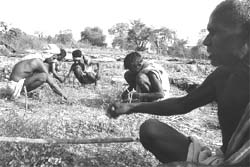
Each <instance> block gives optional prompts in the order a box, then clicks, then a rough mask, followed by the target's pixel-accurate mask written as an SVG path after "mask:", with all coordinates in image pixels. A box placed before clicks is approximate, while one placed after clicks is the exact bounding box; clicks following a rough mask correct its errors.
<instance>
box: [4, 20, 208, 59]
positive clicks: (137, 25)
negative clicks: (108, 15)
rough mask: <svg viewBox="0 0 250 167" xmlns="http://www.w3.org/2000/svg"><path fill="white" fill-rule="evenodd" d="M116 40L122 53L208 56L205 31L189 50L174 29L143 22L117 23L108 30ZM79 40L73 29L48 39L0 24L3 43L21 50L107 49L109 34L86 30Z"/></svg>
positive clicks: (96, 28)
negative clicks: (50, 45)
mask: <svg viewBox="0 0 250 167" xmlns="http://www.w3.org/2000/svg"><path fill="white" fill-rule="evenodd" d="M108 33H109V35H111V36H112V37H113V40H112V47H113V48H118V49H123V50H135V51H151V52H153V53H155V54H158V55H173V56H178V57H185V56H186V57H193V58H197V57H198V58H205V57H206V55H207V53H206V49H205V47H204V46H203V45H202V40H203V39H204V37H205V35H206V30H205V29H202V30H201V32H200V39H199V40H198V41H197V45H196V46H193V47H191V48H189V47H188V46H187V40H185V39H179V38H178V37H177V35H176V32H175V31H174V30H171V29H169V28H167V27H161V28H153V27H150V26H147V25H146V24H144V23H143V22H142V21H141V20H133V21H131V22H130V23H117V24H115V25H113V26H112V27H111V28H110V29H108ZM79 35H80V40H79V41H75V40H74V39H73V34H72V31H71V30H70V29H67V30H61V31H59V33H58V34H56V35H55V36H54V37H52V36H50V35H49V36H46V35H44V34H43V32H39V31H36V32H35V35H29V34H26V33H25V32H23V31H22V30H21V29H19V28H10V27H9V26H8V24H7V23H5V22H1V21H0V41H2V42H4V43H6V44H8V45H10V46H12V47H14V48H18V50H25V49H40V47H41V46H42V44H44V43H57V44H61V45H65V46H69V47H74V46H77V45H79V44H80V45H81V44H83V45H90V46H98V47H106V46H107V43H105V41H106V35H104V33H103V30H102V29H101V28H100V27H97V26H96V27H86V28H85V29H84V30H83V31H81V32H80V34H79Z"/></svg>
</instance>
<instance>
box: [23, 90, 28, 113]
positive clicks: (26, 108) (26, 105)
mask: <svg viewBox="0 0 250 167" xmlns="http://www.w3.org/2000/svg"><path fill="white" fill-rule="evenodd" d="M24 94H25V111H27V110H28V93H27V89H26V86H24Z"/></svg>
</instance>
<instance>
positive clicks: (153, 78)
mask: <svg viewBox="0 0 250 167" xmlns="http://www.w3.org/2000/svg"><path fill="white" fill-rule="evenodd" d="M124 68H125V69H126V70H127V71H126V72H125V74H124V78H125V80H126V81H127V83H128V85H129V86H128V88H127V89H126V90H125V91H124V92H123V93H122V99H123V100H124V101H128V97H129V96H130V97H129V98H131V99H129V100H130V102H131V101H136V100H137V101H138V100H139V101H141V102H142V101H143V102H149V101H155V100H159V99H163V98H166V97H168V95H169V91H170V83H169V78H168V75H167V73H166V71H165V70H164V69H163V67H161V66H160V65H157V64H155V63H148V62H145V61H144V60H143V57H142V56H141V55H140V54H139V53H138V52H131V53H129V54H128V55H126V57H125V59H124ZM132 90H135V91H136V92H134V93H133V92H132ZM129 94H130V95H129Z"/></svg>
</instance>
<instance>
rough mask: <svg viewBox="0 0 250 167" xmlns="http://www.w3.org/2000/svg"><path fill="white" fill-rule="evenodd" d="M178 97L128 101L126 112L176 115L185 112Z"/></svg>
mask: <svg viewBox="0 0 250 167" xmlns="http://www.w3.org/2000/svg"><path fill="white" fill-rule="evenodd" d="M179 101H180V100H179V98H171V99H167V100H163V101H159V102H143V103H130V104H128V105H129V108H130V109H129V110H128V112H127V114H131V113H146V114H152V115H161V116H169V115H177V114H185V113H187V112H189V111H186V110H185V109H184V107H183V105H182V104H181V103H179Z"/></svg>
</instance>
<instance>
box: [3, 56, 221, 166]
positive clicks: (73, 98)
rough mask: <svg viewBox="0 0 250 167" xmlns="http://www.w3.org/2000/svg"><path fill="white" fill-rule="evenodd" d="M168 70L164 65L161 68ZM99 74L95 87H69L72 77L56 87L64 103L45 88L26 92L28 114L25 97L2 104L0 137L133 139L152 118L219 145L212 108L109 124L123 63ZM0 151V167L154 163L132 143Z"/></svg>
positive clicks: (103, 66) (7, 146)
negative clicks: (63, 94) (109, 109)
mask: <svg viewBox="0 0 250 167" xmlns="http://www.w3.org/2000/svg"><path fill="white" fill-rule="evenodd" d="M161 62H162V61H161ZM69 66H70V63H66V64H64V66H63V67H64V69H65V71H63V72H62V73H61V74H62V75H63V73H65V72H66V70H68V67H69ZM169 66H170V65H169V64H165V67H169ZM167 70H169V71H170V72H171V75H180V72H176V71H174V69H173V68H168V69H167ZM101 73H102V78H101V80H100V81H99V82H98V85H97V87H95V86H94V85H87V86H85V87H80V86H79V84H75V87H73V85H72V83H71V82H72V80H73V79H72V78H71V80H69V82H67V83H66V84H63V85H60V86H62V88H63V90H64V91H65V92H66V94H67V95H68V96H69V102H65V101H63V100H62V99H61V98H60V97H58V96H57V95H55V94H54V93H53V92H52V91H51V90H50V88H49V87H48V86H47V85H46V86H43V87H42V88H40V89H38V90H35V91H34V92H32V93H30V98H29V99H28V103H29V104H28V106H29V108H28V110H27V111H26V110H25V99H24V96H22V97H21V98H20V99H18V100H17V101H15V102H13V101H7V100H4V99H1V100H0V106H1V107H0V135H2V136H19V137H30V138H51V137H52V138H96V137H100V138H103V137H130V136H132V137H138V132H139V127H140V125H141V124H142V123H143V122H144V121H145V120H147V119H149V118H156V119H159V120H161V121H163V122H166V123H168V124H170V125H172V126H173V127H174V128H176V129H178V130H180V131H181V132H183V133H184V134H186V135H196V136H198V137H199V138H200V139H201V140H202V141H203V142H204V143H206V144H207V145H209V146H211V147H212V148H213V149H214V148H215V147H216V146H217V145H219V144H220V143H221V141H220V132H219V130H218V122H217V121H216V120H217V115H216V112H215V106H212V105H208V106H205V107H202V108H200V109H196V110H194V111H192V112H191V113H189V114H186V115H181V116H180V115H179V116H171V117H159V116H153V115H147V114H132V115H128V116H121V117H120V118H118V119H116V120H111V119H108V118H107V117H106V116H105V111H106V108H107V106H108V104H109V103H110V102H111V101H114V100H118V96H119V94H120V93H121V91H122V89H123V87H124V86H123V84H124V81H123V79H122V75H123V67H122V63H121V62H102V63H101ZM183 75H185V74H183ZM188 75H191V74H190V73H189V74H188ZM200 75H203V76H204V74H200ZM194 77H196V74H194ZM113 78H115V79H113ZM76 82H77V81H76ZM171 93H172V94H173V96H179V95H184V94H185V92H183V91H180V90H178V89H177V88H175V87H172V88H171ZM0 147H1V148H0V150H1V151H0V166H21V165H23V166H25V165H26V166H111V167H112V166H114V167H115V166H119V167H125V166H129V167H136V166H138V167H139V166H156V165H157V164H158V163H159V162H158V161H157V160H156V159H155V157H154V156H153V155H152V154H151V153H149V152H147V151H146V150H145V149H144V148H143V147H142V146H141V144H140V143H136V142H135V143H123V144H90V145H59V146H55V145H35V144H15V143H11V144H9V143H1V144H0Z"/></svg>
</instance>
